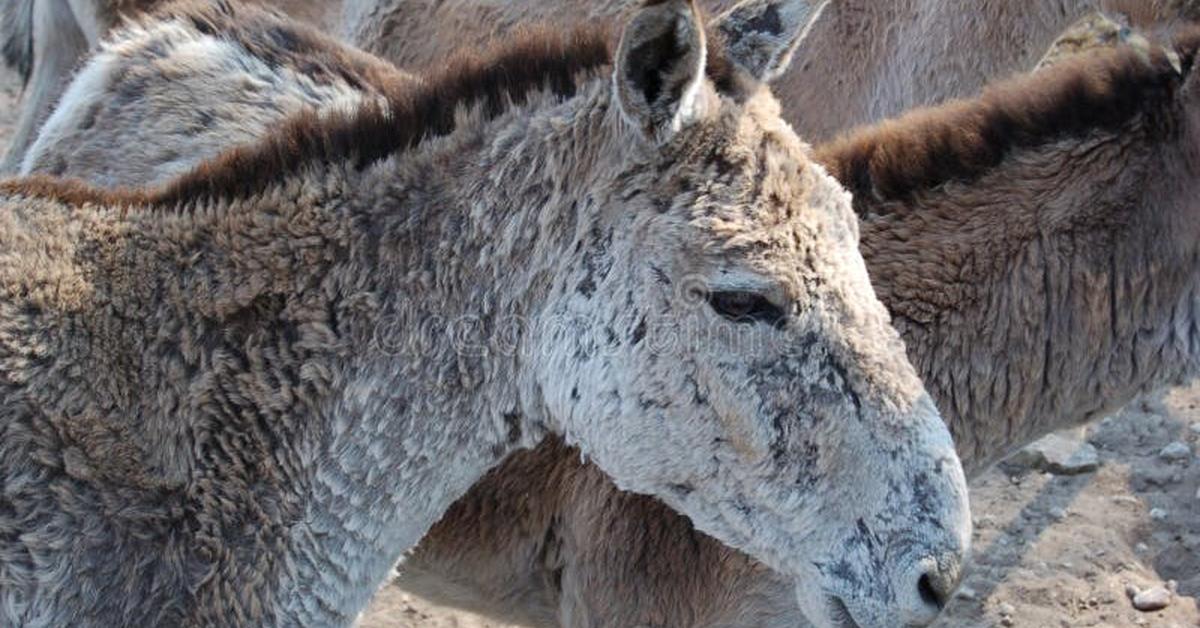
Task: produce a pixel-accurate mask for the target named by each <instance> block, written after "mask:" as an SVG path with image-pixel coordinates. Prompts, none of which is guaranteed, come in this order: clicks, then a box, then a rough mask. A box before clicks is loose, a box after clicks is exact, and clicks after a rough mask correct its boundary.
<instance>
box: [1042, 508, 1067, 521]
mask: <svg viewBox="0 0 1200 628" xmlns="http://www.w3.org/2000/svg"><path fill="white" fill-rule="evenodd" d="M1047 514H1049V515H1050V518H1051V519H1054V520H1055V521H1062V520H1063V519H1066V518H1067V511H1065V510H1063V509H1062V508H1058V507H1054V508H1051V509H1050V511H1049V513H1047Z"/></svg>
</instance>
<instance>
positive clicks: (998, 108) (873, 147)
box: [816, 28, 1200, 213]
mask: <svg viewBox="0 0 1200 628" xmlns="http://www.w3.org/2000/svg"><path fill="white" fill-rule="evenodd" d="M1174 48H1175V52H1176V53H1177V54H1178V61H1179V63H1180V66H1179V70H1181V71H1177V70H1176V67H1175V63H1174V60H1173V59H1172V58H1171V57H1170V56H1169V55H1168V54H1167V53H1166V51H1164V50H1162V49H1159V48H1156V49H1154V50H1153V51H1152V52H1151V54H1150V55H1149V58H1147V57H1146V56H1145V55H1143V54H1141V53H1139V52H1138V51H1135V50H1133V49H1131V48H1119V49H1117V50H1113V51H1104V52H1096V53H1094V54H1092V55H1088V56H1086V57H1084V56H1081V57H1080V58H1078V59H1071V60H1067V61H1064V62H1063V63H1062V64H1061V65H1058V66H1055V67H1052V68H1048V69H1046V70H1043V71H1041V72H1037V73H1034V74H1031V75H1028V76H1023V77H1019V78H1016V79H1013V80H1010V81H1007V82H1005V83H1001V84H1000V85H997V86H995V87H992V88H989V89H987V90H984V92H983V94H982V95H981V96H980V97H979V98H977V99H975V100H970V101H956V102H952V103H949V104H947V105H943V106H940V107H934V108H927V109H921V110H918V111H915V112H913V113H910V114H908V115H905V116H903V117H901V118H898V119H896V120H893V121H889V122H884V123H882V124H879V125H876V126H873V127H869V128H867V129H862V130H858V131H852V132H850V133H849V134H847V135H845V136H843V137H841V138H839V139H837V140H835V141H833V142H829V143H827V144H825V145H823V146H821V147H820V148H818V149H817V155H816V158H817V160H818V161H820V162H821V163H823V164H824V165H825V166H826V168H828V169H829V171H830V174H832V175H833V176H834V177H836V178H837V179H838V180H839V181H841V182H842V184H843V185H844V186H846V188H847V189H849V190H850V192H852V193H853V194H854V196H855V199H856V200H855V207H856V209H858V210H861V207H862V202H860V201H862V199H867V198H872V199H878V200H900V201H903V200H907V199H909V198H910V197H911V196H912V195H913V194H914V193H916V192H918V191H921V190H927V189H930V188H933V187H936V186H938V185H941V184H943V183H947V182H951V181H960V182H970V181H972V180H974V179H975V178H977V177H979V176H981V175H983V174H985V173H986V172H987V171H988V170H990V169H992V168H994V167H995V166H997V165H999V164H1000V163H1001V162H1002V161H1003V160H1004V159H1005V158H1006V157H1007V156H1008V155H1010V154H1011V153H1013V152H1014V151H1016V150H1018V149H1020V148H1030V147H1035V146H1040V145H1045V144H1048V143H1051V142H1055V141H1058V140H1061V139H1065V138H1071V137H1078V136H1081V135H1086V134H1089V133H1093V132H1095V131H1098V130H1116V129H1119V128H1120V127H1122V126H1124V125H1126V124H1128V123H1129V122H1130V121H1132V120H1133V119H1134V118H1136V117H1138V116H1145V117H1147V118H1148V120H1147V122H1148V123H1149V127H1150V129H1151V131H1152V132H1156V133H1164V134H1165V133H1170V132H1172V129H1170V128H1167V127H1164V126H1163V125H1162V124H1161V120H1165V119H1167V118H1168V116H1165V115H1161V114H1163V113H1164V111H1163V109H1164V107H1168V106H1170V105H1171V103H1172V102H1173V99H1174V97H1175V95H1176V93H1177V92H1178V89H1179V87H1180V86H1181V85H1182V84H1183V82H1184V80H1185V79H1186V78H1187V77H1188V75H1189V74H1190V72H1191V70H1192V66H1193V63H1194V61H1195V56H1196V51H1197V48H1200V28H1196V29H1193V30H1189V31H1187V32H1185V33H1183V34H1181V35H1180V36H1179V37H1177V38H1176V40H1175V44H1174ZM860 213H861V211H860Z"/></svg>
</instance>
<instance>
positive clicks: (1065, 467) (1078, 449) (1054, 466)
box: [1011, 434, 1100, 475]
mask: <svg viewBox="0 0 1200 628" xmlns="http://www.w3.org/2000/svg"><path fill="white" fill-rule="evenodd" d="M1011 461H1012V462H1013V463H1014V464H1019V465H1022V466H1027V467H1032V468H1035V469H1037V470H1039V471H1045V472H1048V473H1053V474H1055V475H1079V474H1081V473H1090V472H1092V471H1095V470H1096V469H1097V468H1099V467H1100V455H1099V453H1098V452H1097V451H1096V448H1095V447H1094V446H1092V445H1091V444H1090V443H1087V442H1084V441H1081V440H1077V439H1071V438H1066V437H1063V436H1059V435H1057V434H1051V435H1050V436H1047V437H1045V438H1043V439H1041V440H1039V441H1037V442H1036V443H1033V444H1032V445H1030V446H1028V447H1026V448H1025V449H1022V450H1021V451H1019V452H1017V453H1016V455H1014V456H1013V457H1012V459H1011Z"/></svg>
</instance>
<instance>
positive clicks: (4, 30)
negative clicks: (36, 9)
mask: <svg viewBox="0 0 1200 628" xmlns="http://www.w3.org/2000/svg"><path fill="white" fill-rule="evenodd" d="M33 3H34V0H0V7H3V11H2V12H0V57H3V59H4V63H5V65H7V66H9V67H10V68H12V69H14V70H16V71H17V74H19V75H20V76H21V83H22V84H24V83H26V82H28V81H29V75H30V73H31V72H33Z"/></svg>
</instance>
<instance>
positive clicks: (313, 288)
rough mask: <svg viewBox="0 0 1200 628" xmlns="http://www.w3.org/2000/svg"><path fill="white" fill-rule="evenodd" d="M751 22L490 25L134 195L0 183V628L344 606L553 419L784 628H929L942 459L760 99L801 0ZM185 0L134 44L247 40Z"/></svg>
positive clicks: (947, 509) (937, 563)
mask: <svg viewBox="0 0 1200 628" xmlns="http://www.w3.org/2000/svg"><path fill="white" fill-rule="evenodd" d="M770 7H772V8H773V9H775V10H776V11H777V15H778V16H779V17H780V18H781V21H780V22H779V23H775V22H773V21H767V22H764V21H763V20H760V19H756V16H761V15H762V13H763V11H764V10H766V5H764V4H763V3H762V2H759V1H757V0H753V1H751V2H749V3H747V4H745V5H742V6H740V7H738V9H736V10H735V11H734V12H732V13H730V14H728V15H725V16H723V17H722V19H721V21H719V22H717V23H715V24H714V25H713V28H714V31H715V32H719V33H720V34H721V35H720V36H719V37H717V38H716V39H710V38H709V36H708V35H707V33H706V28H705V25H704V24H703V21H702V20H701V18H700V16H699V14H698V13H697V11H696V9H695V7H694V6H693V5H692V4H691V2H689V1H686V0H654V1H652V2H650V3H648V4H647V6H646V7H645V8H643V9H642V10H640V11H638V12H637V13H636V14H635V15H634V16H633V17H632V20H631V21H630V22H629V23H628V26H627V27H626V28H625V29H624V32H623V34H622V36H621V38H620V40H619V44H617V45H616V47H615V53H611V54H610V42H611V38H610V37H609V35H608V34H607V29H598V30H597V29H595V28H589V29H581V30H575V31H571V32H570V33H569V34H564V33H560V32H556V31H546V32H540V33H530V34H525V35H524V36H522V37H520V38H518V39H516V40H514V41H513V42H512V43H510V44H508V45H506V46H504V47H502V48H501V49H499V50H497V51H493V52H492V53H490V54H489V55H486V56H483V57H479V58H474V57H464V58H462V59H460V60H459V61H458V62H456V63H454V64H452V65H451V66H449V67H447V68H446V70H445V72H444V73H443V74H441V75H438V76H431V77H426V78H425V79H424V81H423V83H422V84H421V85H420V86H419V87H418V88H416V89H407V88H406V89H404V90H400V91H396V92H387V93H386V94H385V96H386V98H385V101H384V102H382V103H381V102H378V101H375V100H371V101H368V102H365V103H362V104H361V105H359V106H358V107H357V108H356V109H355V110H354V111H353V112H352V113H345V114H339V113H337V112H333V113H330V114H328V115H326V116H324V117H322V116H319V115H317V114H313V113H307V114H301V115H299V116H297V117H295V118H292V120H291V121H290V122H289V123H288V124H287V125H284V126H282V127H281V128H278V129H276V130H275V131H274V132H273V133H272V134H271V136H270V138H269V139H266V140H263V141H261V142H258V143H256V144H253V145H248V146H246V147H244V148H240V149H235V150H232V151H230V152H227V153H224V154H223V155H222V156H221V157H219V158H217V159H216V160H213V161H210V162H207V163H205V164H203V165H201V166H200V167H198V168H197V169H195V170H193V171H192V172H190V173H188V174H185V175H183V176H181V177H179V178H177V179H174V180H172V181H171V182H170V183H168V184H166V185H164V186H160V187H158V188H154V189H146V190H142V191H133V192H125V191H104V190H101V189H99V188H91V187H88V186H86V185H83V184H78V183H72V182H68V181H61V180H57V179H50V178H33V179H28V180H15V181H12V182H8V183H5V184H3V185H0V196H2V200H0V221H2V222H3V224H2V225H0V429H2V430H3V433H2V434H0V477H3V478H4V482H3V491H4V493H3V495H4V499H3V502H2V506H3V507H2V508H0V618H2V620H3V623H5V624H11V625H21V626H51V625H53V626H58V625H105V626H108V625H114V624H115V625H181V624H183V625H214V624H218V625H227V624H241V625H261V624H287V625H297V624H299V625H341V624H347V623H349V622H350V621H352V620H353V618H354V617H355V615H356V614H357V613H358V612H359V611H360V610H361V608H362V607H363V606H364V605H365V604H366V602H367V601H368V599H369V597H370V595H371V593H372V592H373V591H374V589H375V587H376V586H377V585H378V584H379V583H380V582H382V581H383V580H384V578H385V577H386V576H387V574H388V572H389V570H390V569H391V567H392V566H393V565H394V563H395V562H396V560H397V559H398V558H399V557H400V555H401V553H402V552H404V551H405V550H406V549H407V548H409V547H411V546H412V545H414V544H415V543H416V542H417V541H418V540H419V539H420V537H421V536H422V535H423V534H424V533H425V532H426V530H427V529H428V528H429V526H430V525H432V524H433V523H434V522H435V521H436V520H437V519H438V518H440V517H441V516H442V515H443V514H444V512H445V510H446V509H447V508H448V507H449V506H450V505H451V504H452V502H453V501H454V500H456V499H457V498H459V497H461V496H462V495H463V494H464V493H465V492H466V491H467V490H468V489H469V488H470V486H471V485H472V484H474V483H475V482H476V481H477V480H479V479H480V478H481V477H482V476H483V474H484V473H485V472H486V471H487V470H488V469H490V468H491V467H492V466H494V465H495V464H497V463H498V462H500V461H501V460H502V459H503V458H504V457H506V456H507V455H509V454H510V453H513V452H515V451H517V450H519V449H522V448H525V447H529V446H532V445H535V444H537V443H539V442H541V441H542V440H544V439H545V438H547V437H549V436H552V435H557V436H560V437H562V438H563V439H565V441H566V442H568V443H571V444H572V445H576V446H578V447H579V448H580V450H581V451H582V452H584V453H585V454H586V455H587V456H589V458H590V459H591V460H593V461H594V462H595V464H596V465H597V466H598V468H600V469H602V470H603V471H604V473H605V474H606V475H607V476H608V477H611V478H612V479H613V481H614V482H615V483H616V484H617V485H618V486H620V487H621V488H623V489H625V490H630V491H634V492H638V493H644V494H648V495H654V496H656V497H658V498H659V499H660V500H662V502H663V503H666V504H669V505H670V507H671V508H674V509H677V510H678V511H679V512H681V513H682V514H683V515H685V516H687V517H688V518H689V519H690V520H691V521H692V522H693V523H694V524H695V525H696V526H697V528H698V529H701V530H704V531H705V532H706V533H708V534H711V535H713V536H714V537H715V538H717V539H720V540H721V541H722V542H724V543H727V544H729V545H730V546H733V547H737V548H739V549H741V550H743V551H746V552H747V553H748V554H749V555H752V556H754V557H756V558H757V559H759V560H762V561H763V562H764V563H765V564H767V565H770V566H771V568H772V569H774V570H775V571H777V572H779V573H781V574H785V576H784V578H785V579H787V580H788V581H789V583H790V584H789V585H788V586H789V587H791V589H792V593H791V596H792V597H793V599H794V600H795V602H796V603H797V604H798V606H799V607H800V608H801V609H802V612H803V613H804V615H805V616H806V617H807V618H808V619H809V620H810V621H812V622H813V623H814V624H816V625H819V626H846V625H855V626H868V627H884V626H897V625H911V626H920V625H926V624H928V623H929V622H931V621H932V620H933V619H934V618H935V616H936V615H937V613H938V607H939V605H940V602H941V600H942V599H944V597H945V596H946V595H948V594H949V592H950V591H951V590H952V589H953V588H954V586H955V585H956V583H957V580H958V577H959V572H960V565H961V562H962V560H963V556H964V553H965V551H966V546H967V543H968V541H969V538H970V517H969V515H968V512H967V501H966V487H965V483H964V479H963V474H962V469H961V465H960V463H959V461H958V459H957V457H956V456H955V454H954V451H953V445H952V443H951V441H950V436H949V433H948V432H947V430H946V427H945V424H944V423H943V422H942V420H941V418H940V417H939V415H938V414H937V411H936V409H935V408H934V406H933V404H932V402H931V400H930V398H929V396H928V395H927V394H926V393H925V392H924V390H923V388H922V386H921V384H920V380H919V379H918V378H917V375H916V372H915V370H914V369H913V368H912V366H911V365H910V364H909V363H908V361H907V360H906V359H905V356H904V349H903V345H902V344H901V342H900V340H899V337H898V335H897V334H896V331H895V329H893V328H892V327H891V325H890V324H889V319H888V316H887V313H886V311H885V310H884V308H883V306H882V304H880V303H879V302H878V300H876V299H875V297H874V294H873V292H872V290H871V287H870V283H869V281H868V278H867V273H866V268H865V265H864V264H863V261H862V257H861V255H860V254H859V252H858V225H857V220H856V218H855V216H854V213H853V209H852V207H851V203H850V197H849V195H848V194H846V193H845V191H844V190H843V188H842V187H841V186H840V185H838V184H837V182H836V181H835V180H834V179H833V178H831V177H830V176H829V175H828V174H826V173H825V171H824V170H823V169H822V168H821V167H820V166H819V165H816V164H815V163H812V162H810V161H809V160H808V158H807V151H806V149H805V147H804V145H803V144H801V142H800V141H799V139H798V138H797V137H796V136H795V135H794V133H793V132H792V131H791V128H790V127H789V126H788V125H787V124H786V123H784V122H783V121H782V120H781V119H780V118H779V107H778V104H777V102H776V101H775V100H774V98H773V97H772V96H771V94H770V91H769V90H768V89H767V88H766V87H765V85H764V82H765V81H766V80H768V79H769V78H771V77H774V76H777V75H778V74H779V73H781V72H782V71H783V70H784V69H785V68H786V66H787V64H788V63H789V62H790V59H791V56H792V55H791V52H792V50H793V48H794V46H795V45H796V43H797V42H798V41H799V40H800V39H801V37H802V34H803V32H804V30H805V26H806V24H807V23H808V21H809V20H810V19H811V18H812V16H813V15H815V13H816V11H814V9H813V7H811V6H809V5H808V4H807V3H805V2H801V1H798V0H789V1H783V0H780V1H779V2H776V3H772V4H771V5H770ZM193 11H194V13H191V14H183V13H180V14H178V15H176V16H175V17H169V16H168V17H167V18H166V19H165V20H164V21H163V22H161V23H160V25H159V26H158V27H148V28H149V29H150V30H151V31H154V29H155V28H158V29H161V30H159V31H158V32H160V33H161V37H162V38H163V41H164V46H165V49H164V51H163V52H164V53H165V54H167V55H170V54H173V53H178V54H185V55H186V54H194V49H193V48H190V47H189V46H190V45H191V44H190V43H189V38H181V40H182V41H184V44H183V45H182V46H181V48H180V50H172V48H171V46H170V45H169V44H170V42H171V41H172V40H173V37H172V33H176V32H178V31H180V30H189V29H190V30H191V31H192V35H193V37H195V38H198V37H200V36H201V35H207V36H208V37H209V38H210V43H211V44H212V45H203V46H202V49H203V50H204V51H205V54H209V55H211V54H227V55H236V56H239V57H240V56H241V55H250V56H254V55H255V54H256V52H255V50H254V49H253V48H249V49H248V48H245V47H239V46H222V45H219V44H220V43H221V42H220V37H219V36H215V35H212V34H210V31H211V32H217V28H216V27H217V26H219V25H220V24H225V25H228V24H231V23H236V22H238V21H240V20H242V19H243V18H242V17H240V16H239V14H238V12H237V10H236V9H235V8H234V7H232V6H229V5H219V6H214V7H209V8H207V9H203V8H195V9H193ZM762 28H766V30H760V29H762ZM265 34H267V35H270V36H279V37H280V38H281V39H282V40H283V41H284V42H286V44H285V45H286V46H293V45H294V46H297V47H301V48H302V47H304V46H306V45H307V44H306V42H305V41H304V40H303V39H302V38H291V37H287V36H286V33H280V32H278V31H277V30H274V29H268V31H267V32H266V33H265ZM719 40H724V41H719ZM719 43H723V44H724V48H722V46H720V45H718V44H719ZM710 44H711V48H710ZM723 49H724V50H725V51H727V52H722V50H723ZM610 59H611V61H610ZM106 67H107V66H106V62H105V58H104V56H103V55H101V56H100V57H97V59H95V60H93V61H92V62H91V63H89V65H88V66H87V67H86V68H84V69H83V70H82V71H81V74H80V75H79V77H78V78H77V80H78V81H80V82H87V81H94V80H97V78H96V76H97V75H99V76H101V77H103V76H104V72H105V71H106ZM681 330H685V331H686V332H687V333H685V334H682V335H681V334H680V331H681ZM148 393H149V394H148ZM664 621H667V622H672V621H673V619H672V615H670V614H668V615H667V616H665V618H664Z"/></svg>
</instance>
